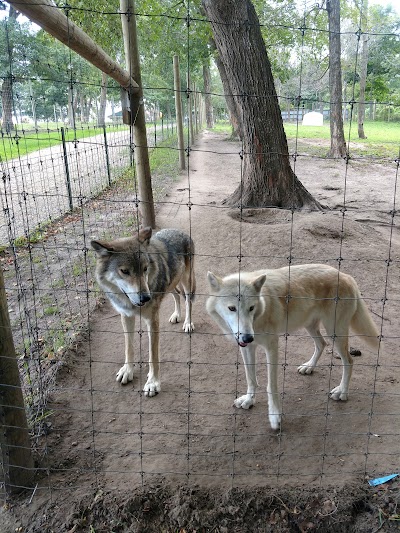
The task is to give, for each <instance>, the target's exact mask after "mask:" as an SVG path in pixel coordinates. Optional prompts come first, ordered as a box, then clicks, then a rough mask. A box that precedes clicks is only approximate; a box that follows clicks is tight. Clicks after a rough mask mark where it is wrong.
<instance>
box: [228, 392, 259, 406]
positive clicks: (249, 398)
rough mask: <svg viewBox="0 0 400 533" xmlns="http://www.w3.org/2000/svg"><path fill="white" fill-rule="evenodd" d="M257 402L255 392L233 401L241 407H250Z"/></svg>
mask: <svg viewBox="0 0 400 533" xmlns="http://www.w3.org/2000/svg"><path fill="white" fill-rule="evenodd" d="M255 403H256V400H255V398H254V394H244V395H243V396H239V398H236V400H235V401H234V402H233V405H234V406H235V407H238V408H239V409H250V407H253V405H254V404H255Z"/></svg>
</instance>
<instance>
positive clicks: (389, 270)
mask: <svg viewBox="0 0 400 533" xmlns="http://www.w3.org/2000/svg"><path fill="white" fill-rule="evenodd" d="M239 152H240V146H239V145H238V144H236V143H232V142H227V141H226V140H224V139H223V138H222V137H221V136H218V135H216V134H214V133H208V132H205V133H204V134H203V135H202V136H201V138H200V139H199V141H198V142H197V144H196V145H195V147H194V149H193V151H192V152H191V155H190V161H189V162H190V167H189V171H188V172H187V173H185V174H184V176H182V181H181V182H180V183H179V184H177V185H174V186H173V187H172V189H171V190H170V191H169V192H168V193H167V194H166V196H165V198H164V200H163V201H162V202H160V204H159V206H158V215H157V220H158V224H159V226H160V227H178V228H181V229H183V230H186V231H188V232H189V231H190V232H191V234H192V237H193V239H194V241H195V245H196V275H197V286H198V287H197V288H198V293H197V299H196V303H195V306H194V316H193V320H194V323H195V327H196V329H195V332H194V333H193V334H192V335H187V334H185V333H183V332H182V331H181V327H180V326H179V325H172V324H170V323H169V322H168V317H169V315H170V313H171V309H172V305H173V304H172V298H171V300H170V299H168V298H167V299H166V300H164V302H163V306H162V311H161V320H160V323H161V359H162V391H161V393H160V394H159V395H158V396H156V397H155V398H145V397H143V395H142V393H141V388H142V386H143V384H144V382H145V379H146V373H147V369H146V360H147V335H146V333H145V332H143V331H142V329H141V328H142V326H141V325H140V324H138V325H137V328H138V335H137V343H136V362H137V365H136V373H135V377H134V381H133V383H131V384H128V385H126V386H121V385H120V384H119V383H117V382H116V381H115V374H116V371H117V370H118V369H119V367H120V366H121V364H122V362H123V353H124V348H123V345H124V339H123V336H122V334H121V325H120V319H119V316H117V315H116V313H115V311H114V310H113V309H112V308H111V307H110V305H109V304H108V303H104V304H103V305H100V306H99V307H98V309H97V310H96V312H94V313H93V314H92V315H91V316H90V324H89V332H88V335H87V338H86V340H84V341H83V342H81V343H80V345H79V346H78V349H77V350H76V351H75V352H74V353H71V354H70V356H69V358H68V360H67V361H66V362H65V364H64V366H63V367H62V368H61V370H60V372H59V373H58V377H57V385H56V388H55V390H54V392H53V394H52V403H51V408H52V409H53V411H54V414H53V416H52V418H51V423H50V425H49V433H48V435H45V436H43V437H42V442H41V445H42V447H43V449H44V450H45V454H42V455H41V456H40V458H39V459H38V461H39V464H38V466H39V475H38V479H37V482H38V485H37V488H36V491H35V493H34V494H33V493H32V491H31V492H29V493H26V494H24V495H23V496H22V497H21V498H20V499H18V500H10V501H8V502H6V503H5V505H4V506H3V508H2V511H1V513H0V524H1V521H2V520H3V523H4V527H3V528H2V529H1V530H2V531H4V532H8V531H18V529H16V528H18V527H21V529H20V530H19V531H23V532H39V531H40V532H42V531H43V532H51V531H54V532H64V531H65V532H71V533H72V532H74V533H75V532H81V531H82V532H83V531H85V532H86V531H95V532H96V533H98V532H103V531H104V532H108V531H115V532H117V531H121V532H122V531H141V532H147V531H148V532H155V531H160V532H161V531H165V532H170V531H171V532H172V531H182V532H183V531H186V532H194V531H216V532H221V533H222V532H246V531H249V532H250V531H252V532H258V531H260V532H261V531H265V532H267V531H360V532H361V531H365V532H367V531H368V532H371V531H378V530H380V531H395V530H398V528H397V524H398V523H399V522H398V519H399V511H398V508H397V505H398V499H399V491H398V489H399V482H398V481H397V480H394V481H392V482H390V483H388V484H385V485H383V486H382V487H380V488H374V489H373V488H370V487H369V486H368V483H367V480H368V479H370V478H374V477H378V476H381V475H384V474H390V473H395V472H398V471H399V470H398V469H399V462H398V457H399V451H400V450H399V427H400V423H399V422H400V387H399V380H400V378H399V376H400V372H399V366H400V364H399V358H398V339H399V336H400V299H399V296H398V295H399V291H400V276H399V273H400V272H399V265H400V263H399V260H400V257H399V256H400V248H399V244H400V234H399V228H398V215H397V214H396V213H395V208H396V201H397V203H398V200H399V197H398V194H399V193H398V192H396V179H397V173H396V165H395V163H386V164H378V163H374V162H371V161H367V160H362V161H361V160H360V161H351V162H350V163H349V164H348V165H346V163H345V162H344V161H333V160H326V159H323V158H320V159H318V158H308V157H298V158H297V160H296V164H295V172H296V174H297V176H298V177H299V179H300V180H301V181H302V182H303V184H304V185H305V186H306V187H307V188H308V190H309V191H310V192H311V193H312V194H314V195H315V196H316V197H317V198H318V200H319V201H320V202H321V203H323V204H325V205H327V206H328V207H329V209H327V210H326V211H324V212H294V213H291V212H290V211H287V210H281V209H251V210H240V209H233V210H232V209H230V208H228V207H226V206H224V205H222V201H223V199H224V198H226V197H227V196H228V195H229V194H230V193H231V192H232V191H233V190H234V189H235V188H236V186H237V185H238V183H239V181H240V178H241V160H240V156H239ZM397 191H398V188H397ZM396 195H397V196H396ZM289 260H290V261H291V263H292V264H300V263H311V262H324V263H329V264H331V265H333V266H336V267H337V266H340V268H341V269H342V270H343V271H345V272H347V273H350V274H352V275H353V276H354V277H355V278H356V280H357V281H358V284H359V286H360V289H361V292H362V294H363V297H364V298H365V299H366V301H367V304H368V307H369V308H370V310H371V312H372V314H373V317H374V318H375V320H376V323H377V325H378V326H379V328H380V329H381V332H382V342H381V348H380V350H379V353H378V354H377V353H373V352H372V351H371V350H369V349H368V348H367V347H366V346H364V345H363V344H362V342H361V341H360V340H358V339H356V338H354V339H351V345H352V346H353V347H354V348H357V349H359V350H360V351H361V356H359V357H356V358H355V364H354V372H353V379H352V383H351V390H350V393H351V394H350V398H349V400H348V402H333V401H331V400H329V398H328V393H329V390H330V389H331V388H332V387H333V386H335V385H336V384H337V382H338V381H339V380H340V373H341V367H340V361H339V360H338V359H336V358H335V354H334V353H332V350H331V351H329V349H328V350H327V353H325V354H324V356H323V357H322V358H321V362H320V365H319V366H318V368H317V369H316V371H315V373H314V374H313V375H311V376H301V375H299V374H298V373H297V371H296V368H297V366H298V365H299V364H301V363H303V362H304V361H306V360H307V359H308V358H309V357H310V354H311V353H312V350H313V343H312V340H311V339H310V338H309V337H307V335H306V333H305V332H303V331H301V332H299V333H298V334H296V335H291V336H288V337H287V338H282V340H281V343H280V344H281V345H280V351H281V362H282V366H281V369H280V387H281V391H282V394H283V410H284V417H283V426H282V430H281V431H280V432H279V433H276V432H274V431H272V430H271V429H270V427H269V425H268V418H267V404H266V394H265V388H266V369H265V365H264V356H263V354H262V353H260V354H259V369H258V371H259V385H260V387H259V392H258V399H257V404H256V405H255V407H254V408H253V409H251V410H250V411H243V410H242V411H240V410H237V409H235V408H234V407H233V405H232V404H233V400H234V399H235V398H236V396H237V395H238V394H242V393H243V392H244V391H245V387H246V384H245V376H244V370H243V365H242V362H241V357H240V353H239V351H238V349H237V347H236V346H235V345H234V344H233V343H231V342H230V341H228V340H227V339H225V338H224V336H223V335H221V333H220V331H219V330H218V328H217V326H216V325H215V324H214V323H213V322H212V321H211V319H210V317H208V316H207V314H206V312H205V301H206V298H207V284H206V273H207V271H208V270H212V271H213V272H215V273H217V274H219V275H225V274H227V273H229V272H234V271H237V270H238V269H239V268H240V269H243V270H249V269H259V268H264V267H267V268H275V267H280V266H284V265H287V264H288V262H289ZM143 327H144V326H143ZM90 527H92V529H90Z"/></svg>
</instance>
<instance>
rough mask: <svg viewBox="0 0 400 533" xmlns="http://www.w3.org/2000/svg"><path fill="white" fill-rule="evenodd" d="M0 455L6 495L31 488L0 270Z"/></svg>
mask: <svg viewBox="0 0 400 533" xmlns="http://www.w3.org/2000/svg"><path fill="white" fill-rule="evenodd" d="M0 376H1V377H0V425H1V431H0V451H1V457H2V463H3V471H4V477H5V479H4V484H5V488H6V491H7V492H10V493H11V492H18V491H20V490H23V489H25V488H27V487H31V486H32V481H33V476H34V467H33V458H32V452H31V447H30V438H29V431H28V423H27V419H26V413H25V406H24V398H23V396H22V388H21V381H20V377H19V370H18V363H17V358H16V354H15V348H14V342H13V338H12V334H11V325H10V317H9V315H8V307H7V297H6V291H5V286H4V277H3V270H2V268H1V267H0Z"/></svg>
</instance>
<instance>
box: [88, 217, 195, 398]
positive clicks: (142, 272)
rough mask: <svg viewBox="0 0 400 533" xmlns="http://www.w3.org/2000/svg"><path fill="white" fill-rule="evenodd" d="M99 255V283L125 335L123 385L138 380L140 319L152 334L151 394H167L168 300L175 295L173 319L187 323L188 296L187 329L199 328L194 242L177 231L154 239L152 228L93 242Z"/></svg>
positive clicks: (119, 375) (147, 388)
mask: <svg viewBox="0 0 400 533" xmlns="http://www.w3.org/2000/svg"><path fill="white" fill-rule="evenodd" d="M91 246H92V248H93V249H94V250H95V252H96V255H97V264H96V279H97V282H98V284H99V286H100V288H101V289H102V290H103V292H104V294H105V295H106V296H107V298H108V299H109V300H110V302H111V303H112V305H113V307H114V309H115V310H116V311H118V312H119V313H120V314H121V320H122V327H123V330H124V337H125V363H124V365H123V366H122V367H121V368H120V370H119V371H118V373H117V381H119V382H121V383H123V384H126V383H128V381H132V380H133V367H134V363H133V359H134V358H133V355H134V354H133V334H134V330H135V317H141V318H143V320H144V321H145V323H146V325H147V329H148V334H149V373H148V376H147V381H146V384H145V385H144V389H143V390H144V394H145V396H155V395H156V394H157V393H158V392H160V390H161V382H160V362H159V331H160V327H159V313H160V304H161V301H162V299H163V298H164V296H165V295H166V294H167V293H171V294H172V296H173V298H174V302H175V310H174V312H173V313H172V315H171V317H170V319H169V321H170V322H172V323H177V322H179V321H180V320H181V305H180V293H181V292H182V293H183V294H184V296H185V304H186V315H185V320H184V322H183V330H184V331H185V332H187V333H190V332H192V331H193V330H194V326H193V323H192V319H191V316H192V302H193V300H194V296H195V291H196V280H195V274H194V244H193V241H192V239H191V238H190V237H189V236H188V235H186V234H185V233H183V232H182V231H179V230H176V229H163V230H161V231H159V232H157V233H155V234H154V235H152V229H151V228H150V227H147V228H142V229H139V230H138V232H137V234H136V235H134V236H133V237H127V238H121V239H116V240H112V241H91Z"/></svg>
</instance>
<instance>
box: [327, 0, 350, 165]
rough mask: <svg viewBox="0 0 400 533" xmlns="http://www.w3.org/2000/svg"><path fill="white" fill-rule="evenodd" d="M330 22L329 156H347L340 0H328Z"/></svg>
mask: <svg viewBox="0 0 400 533" xmlns="http://www.w3.org/2000/svg"><path fill="white" fill-rule="evenodd" d="M326 9H327V12H328V23H329V91H330V101H331V103H330V130H331V148H330V150H329V154H328V155H329V157H345V155H346V141H345V139H344V130H343V114H342V64H341V57H340V56H341V44H340V0H326Z"/></svg>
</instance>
